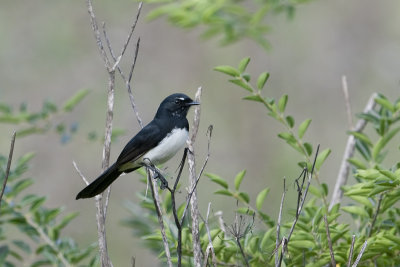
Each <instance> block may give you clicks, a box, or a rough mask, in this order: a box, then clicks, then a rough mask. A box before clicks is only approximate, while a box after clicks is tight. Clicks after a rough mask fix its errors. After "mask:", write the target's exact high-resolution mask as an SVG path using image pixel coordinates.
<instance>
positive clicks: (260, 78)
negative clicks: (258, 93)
mask: <svg viewBox="0 0 400 267" xmlns="http://www.w3.org/2000/svg"><path fill="white" fill-rule="evenodd" d="M268 78H269V73H268V72H263V73H261V74H260V76H258V79H257V88H258V89H260V90H261V89H263V88H264V85H265V83H266V82H267V81H268Z"/></svg>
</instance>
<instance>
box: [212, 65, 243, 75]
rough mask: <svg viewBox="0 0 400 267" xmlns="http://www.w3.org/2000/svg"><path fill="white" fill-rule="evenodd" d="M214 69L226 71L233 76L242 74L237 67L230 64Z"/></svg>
mask: <svg viewBox="0 0 400 267" xmlns="http://www.w3.org/2000/svg"><path fill="white" fill-rule="evenodd" d="M214 70H215V71H219V72H222V73H225V74H227V75H229V76H232V77H237V76H240V72H239V71H238V70H237V69H235V68H234V67H231V66H228V65H222V66H217V67H215V68H214Z"/></svg>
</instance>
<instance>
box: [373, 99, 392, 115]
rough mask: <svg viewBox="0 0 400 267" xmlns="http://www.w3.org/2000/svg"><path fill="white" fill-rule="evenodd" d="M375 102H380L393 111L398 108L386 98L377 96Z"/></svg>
mask: <svg viewBox="0 0 400 267" xmlns="http://www.w3.org/2000/svg"><path fill="white" fill-rule="evenodd" d="M375 102H376V103H378V104H379V105H381V106H382V107H384V108H386V109H388V110H390V111H391V112H396V108H395V107H394V106H393V104H392V103H390V101H389V100H387V99H386V98H383V97H377V98H375Z"/></svg>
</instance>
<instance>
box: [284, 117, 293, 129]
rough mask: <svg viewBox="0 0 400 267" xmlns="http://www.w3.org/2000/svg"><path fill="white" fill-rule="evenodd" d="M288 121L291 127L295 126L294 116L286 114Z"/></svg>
mask: <svg viewBox="0 0 400 267" xmlns="http://www.w3.org/2000/svg"><path fill="white" fill-rule="evenodd" d="M285 119H286V122H287V124H288V126H289V127H290V128H293V126H294V118H293V117H292V116H286V118H285Z"/></svg>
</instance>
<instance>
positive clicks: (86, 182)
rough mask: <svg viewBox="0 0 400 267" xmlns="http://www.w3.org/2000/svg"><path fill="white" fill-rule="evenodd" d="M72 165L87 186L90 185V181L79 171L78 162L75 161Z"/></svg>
mask: <svg viewBox="0 0 400 267" xmlns="http://www.w3.org/2000/svg"><path fill="white" fill-rule="evenodd" d="M72 165H74V167H75V170H76V171H77V172H78V174H79V176H80V177H81V178H82V180H83V181H84V182H85V184H86V185H89V184H90V183H89V181H88V180H87V179H86V177H85V176H84V175H83V173H82V172H81V171H80V170H79V168H78V165H76V162H75V161H74V160H73V161H72Z"/></svg>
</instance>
